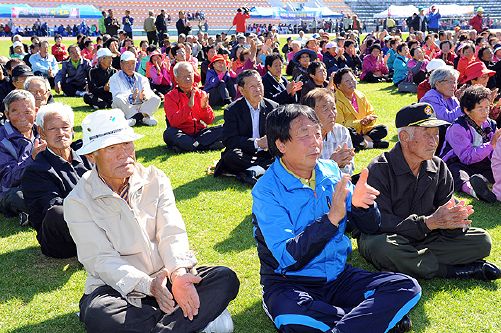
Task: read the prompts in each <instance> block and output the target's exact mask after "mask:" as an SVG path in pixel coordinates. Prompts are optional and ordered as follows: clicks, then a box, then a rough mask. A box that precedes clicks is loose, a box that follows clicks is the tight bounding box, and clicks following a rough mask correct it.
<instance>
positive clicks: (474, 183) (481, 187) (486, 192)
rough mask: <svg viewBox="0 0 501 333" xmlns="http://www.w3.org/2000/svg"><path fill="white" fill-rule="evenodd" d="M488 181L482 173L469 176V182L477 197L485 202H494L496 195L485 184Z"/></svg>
mask: <svg viewBox="0 0 501 333" xmlns="http://www.w3.org/2000/svg"><path fill="white" fill-rule="evenodd" d="M488 183H489V181H488V180H487V178H485V177H484V176H482V175H479V174H476V175H473V176H471V177H470V184H471V187H472V188H473V191H475V194H476V195H477V197H478V198H479V199H480V200H482V201H485V202H488V203H494V202H496V201H497V199H496V195H495V194H494V193H492V191H491V190H490V189H489V186H488V185H487V184H488Z"/></svg>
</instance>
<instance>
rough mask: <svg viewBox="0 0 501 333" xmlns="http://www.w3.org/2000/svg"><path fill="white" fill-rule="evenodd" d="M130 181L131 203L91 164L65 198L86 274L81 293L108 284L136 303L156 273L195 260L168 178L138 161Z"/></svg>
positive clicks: (80, 259)
mask: <svg viewBox="0 0 501 333" xmlns="http://www.w3.org/2000/svg"><path fill="white" fill-rule="evenodd" d="M129 183H130V188H129V201H130V206H129V205H128V204H127V202H126V201H125V200H123V199H122V198H120V196H119V195H118V194H116V193H114V192H113V191H112V190H111V189H110V188H109V187H108V186H107V185H106V184H105V183H104V182H103V181H102V180H101V179H100V178H99V176H98V174H97V171H96V169H95V168H93V169H92V170H91V171H88V172H87V173H85V174H84V175H83V177H82V178H81V179H80V181H79V182H78V184H77V185H76V187H75V188H74V189H73V191H71V193H70V194H69V195H68V197H67V198H66V199H65V200H64V219H65V220H66V221H67V223H68V228H69V230H70V233H71V236H72V237H73V240H74V241H75V244H76V246H77V253H78V260H79V261H80V262H81V263H82V264H83V265H84V267H85V270H86V271H87V273H88V276H87V281H86V284H85V293H86V294H89V293H91V292H92V291H94V290H95V289H96V288H97V287H99V286H102V285H105V284H106V285H109V286H111V287H113V288H114V289H116V290H117V291H118V292H120V294H121V295H122V296H123V297H124V298H126V299H127V300H128V301H129V302H130V303H131V304H133V305H139V303H138V301H139V299H138V298H140V297H143V296H144V294H148V295H149V294H150V291H149V290H150V285H151V280H152V277H153V276H154V275H155V274H156V273H158V272H159V271H160V270H162V269H166V270H167V271H168V272H169V274H170V273H172V272H173V271H175V270H176V269H178V268H181V267H185V268H188V269H191V268H193V267H194V266H195V264H196V259H195V257H194V256H193V254H192V253H191V252H190V250H189V244H188V236H187V234H186V228H185V225H184V222H183V219H182V218H181V214H180V213H179V211H178V209H177V207H176V203H175V201H174V193H173V192H172V188H171V185H170V181H169V179H168V178H167V176H165V174H164V173H163V172H162V171H160V170H159V169H157V168H155V167H153V166H150V167H148V168H145V167H144V166H142V165H141V164H139V163H136V171H135V172H134V174H133V175H132V176H131V177H130V179H129ZM138 292H139V293H138Z"/></svg>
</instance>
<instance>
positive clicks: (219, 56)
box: [209, 54, 228, 68]
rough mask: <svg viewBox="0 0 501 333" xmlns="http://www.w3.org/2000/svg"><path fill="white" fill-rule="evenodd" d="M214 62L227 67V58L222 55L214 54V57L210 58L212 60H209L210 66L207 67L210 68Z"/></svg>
mask: <svg viewBox="0 0 501 333" xmlns="http://www.w3.org/2000/svg"><path fill="white" fill-rule="evenodd" d="M216 61H224V63H225V65H226V66H228V58H227V57H225V56H224V55H222V54H216V55H215V56H213V57H212V59H211V60H210V64H209V67H211V68H212V65H214V63H215V62H216Z"/></svg>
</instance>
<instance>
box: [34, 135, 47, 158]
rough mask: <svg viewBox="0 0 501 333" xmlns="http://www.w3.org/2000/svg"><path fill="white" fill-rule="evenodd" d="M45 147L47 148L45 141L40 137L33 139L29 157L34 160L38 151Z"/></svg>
mask: <svg viewBox="0 0 501 333" xmlns="http://www.w3.org/2000/svg"><path fill="white" fill-rule="evenodd" d="M45 148H47V142H45V141H44V140H42V139H35V141H34V142H33V150H32V151H31V158H32V159H33V160H35V157H37V155H38V153H39V152H41V151H44V150H45Z"/></svg>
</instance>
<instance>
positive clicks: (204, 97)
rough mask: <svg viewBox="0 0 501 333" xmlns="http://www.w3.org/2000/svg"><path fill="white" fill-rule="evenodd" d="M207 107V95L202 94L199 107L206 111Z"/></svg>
mask: <svg viewBox="0 0 501 333" xmlns="http://www.w3.org/2000/svg"><path fill="white" fill-rule="evenodd" d="M208 106H209V93H202V100H201V101H200V107H201V108H202V109H207V107H208Z"/></svg>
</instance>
